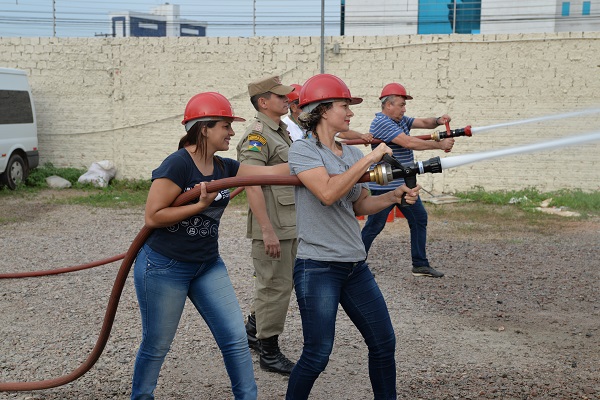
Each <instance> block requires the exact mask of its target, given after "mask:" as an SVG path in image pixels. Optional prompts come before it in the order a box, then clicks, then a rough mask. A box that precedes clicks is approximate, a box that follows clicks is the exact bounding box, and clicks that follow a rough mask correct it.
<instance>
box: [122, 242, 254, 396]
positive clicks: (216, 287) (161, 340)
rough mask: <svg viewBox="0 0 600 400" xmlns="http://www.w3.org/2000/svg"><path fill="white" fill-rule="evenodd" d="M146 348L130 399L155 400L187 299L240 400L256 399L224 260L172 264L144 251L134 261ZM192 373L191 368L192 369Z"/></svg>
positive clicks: (243, 331)
mask: <svg viewBox="0 0 600 400" xmlns="http://www.w3.org/2000/svg"><path fill="white" fill-rule="evenodd" d="M134 281H135V290H136V293H137V298H138V303H139V305H140V313H141V316H142V343H141V344H140V348H139V350H138V353H137V357H136V359H135V367H134V370H133V383H132V393H131V398H132V399H153V398H154V389H155V388H156V383H157V380H158V374H159V372H160V368H161V366H162V364H163V361H164V359H165V356H166V355H167V352H168V351H169V349H170V347H171V343H172V341H173V338H174V337H175V332H176V331H177V325H179V319H180V318H181V314H182V312H183V307H184V305H185V301H186V298H187V297H189V298H190V300H191V301H192V303H193V304H194V306H195V307H196V309H197V310H198V312H199V313H200V315H201V316H202V318H203V319H204V321H206V324H207V325H208V327H209V329H210V331H211V332H212V334H213V336H214V338H215V340H216V342H217V345H218V346H219V349H220V350H221V353H222V354H223V361H224V362H225V368H226V369H227V373H228V374H229V379H230V380H231V387H232V390H233V394H234V396H235V398H236V399H252V400H255V399H256V397H257V388H256V382H255V380H254V369H253V366H252V356H251V355H250V350H249V348H248V339H247V338H246V328H245V327H244V317H243V316H242V311H241V310H240V306H239V303H238V300H237V297H236V296H235V292H234V290H233V287H232V285H231V280H230V279H229V275H228V274H227V269H226V267H225V264H224V263H223V260H222V259H221V257H218V258H217V259H215V260H214V261H211V262H206V263H198V264H195V263H188V262H181V261H177V260H173V259H171V258H169V257H165V256H163V255H161V254H160V253H157V252H155V251H153V250H152V249H151V248H150V247H148V246H147V245H144V246H143V247H142V249H141V250H140V252H139V253H138V256H137V259H136V260H135V269H134ZM190 368H192V367H191V366H190Z"/></svg>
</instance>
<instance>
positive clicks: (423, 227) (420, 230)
mask: <svg viewBox="0 0 600 400" xmlns="http://www.w3.org/2000/svg"><path fill="white" fill-rule="evenodd" d="M387 192H390V190H373V191H372V192H371V196H378V195H381V194H384V193H387ZM396 206H398V207H400V204H394V205H391V206H389V207H387V208H384V209H383V210H381V211H379V212H378V213H376V214H373V215H369V218H368V219H367V222H366V223H365V226H364V227H363V229H362V232H361V234H362V240H363V243H364V244H365V250H366V251H367V253H369V249H370V248H371V245H372V244H373V241H374V240H375V238H376V237H377V235H379V233H380V232H381V231H382V230H383V228H385V222H386V220H387V216H388V214H389V213H390V211H391V210H392V209H393V208H394V207H396ZM400 211H402V214H403V215H404V218H406V222H408V227H409V228H410V255H411V257H412V265H413V267H429V260H427V252H426V250H425V247H426V246H427V211H426V210H425V207H423V202H422V201H421V198H420V197H419V198H418V199H417V202H416V203H415V204H413V205H410V206H405V207H402V208H400Z"/></svg>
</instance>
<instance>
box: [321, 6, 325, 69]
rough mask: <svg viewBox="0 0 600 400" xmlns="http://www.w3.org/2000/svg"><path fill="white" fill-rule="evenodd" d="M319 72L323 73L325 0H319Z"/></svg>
mask: <svg viewBox="0 0 600 400" xmlns="http://www.w3.org/2000/svg"><path fill="white" fill-rule="evenodd" d="M321 73H322V74H324V73H325V0H321Z"/></svg>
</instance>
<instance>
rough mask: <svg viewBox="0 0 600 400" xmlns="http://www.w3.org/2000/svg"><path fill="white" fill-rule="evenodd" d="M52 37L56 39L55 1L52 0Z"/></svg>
mask: <svg viewBox="0 0 600 400" xmlns="http://www.w3.org/2000/svg"><path fill="white" fill-rule="evenodd" d="M52 37H56V0H52Z"/></svg>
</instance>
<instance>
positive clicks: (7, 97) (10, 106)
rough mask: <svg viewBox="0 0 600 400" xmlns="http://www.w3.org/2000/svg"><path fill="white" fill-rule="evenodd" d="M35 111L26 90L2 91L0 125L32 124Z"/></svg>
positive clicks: (0, 92) (0, 91) (0, 94)
mask: <svg viewBox="0 0 600 400" xmlns="http://www.w3.org/2000/svg"><path fill="white" fill-rule="evenodd" d="M31 123H33V110H32V109H31V100H30V99H29V92H27V91H26V90H0V124H31Z"/></svg>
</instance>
